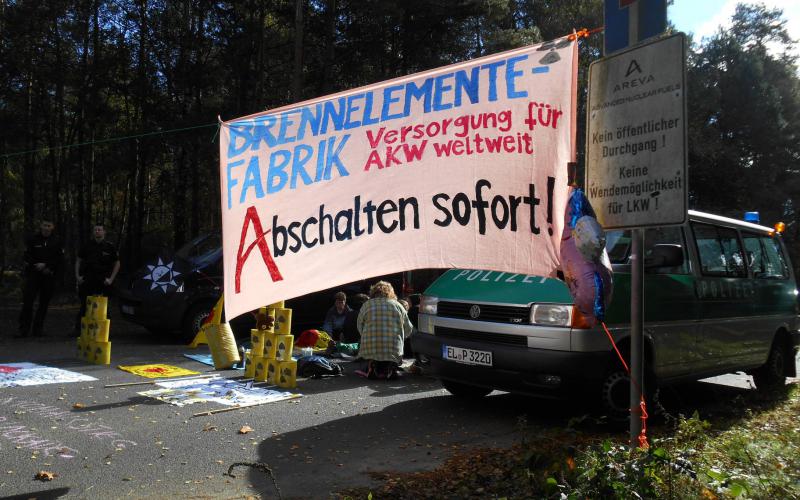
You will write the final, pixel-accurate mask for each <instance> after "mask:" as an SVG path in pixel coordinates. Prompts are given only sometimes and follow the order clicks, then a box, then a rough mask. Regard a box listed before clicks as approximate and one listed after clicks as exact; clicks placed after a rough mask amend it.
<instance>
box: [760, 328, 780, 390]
mask: <svg viewBox="0 0 800 500" xmlns="http://www.w3.org/2000/svg"><path fill="white" fill-rule="evenodd" d="M785 374H786V348H785V346H784V342H783V341H782V340H781V339H779V338H777V339H775V340H774V341H773V342H772V348H771V349H770V351H769V357H768V358H767V362H766V363H764V366H762V367H761V368H759V369H757V370H756V371H754V372H753V381H754V382H755V383H756V389H759V390H770V389H774V388H776V387H781V386H783V385H784V384H785V383H786V376H785Z"/></svg>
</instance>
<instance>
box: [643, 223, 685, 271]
mask: <svg viewBox="0 0 800 500" xmlns="http://www.w3.org/2000/svg"><path fill="white" fill-rule="evenodd" d="M656 245H676V246H679V247H680V248H681V250H682V251H683V263H682V264H680V265H678V266H674V267H651V268H648V269H647V270H646V272H647V273H651V274H689V261H688V258H687V256H686V250H685V248H686V246H685V245H684V242H683V231H681V228H680V227H677V226H671V227H655V228H650V229H647V230H646V231H645V233H644V256H645V259H646V258H647V257H648V256H649V255H650V254H651V253H652V252H653V249H654V248H655V246H656Z"/></svg>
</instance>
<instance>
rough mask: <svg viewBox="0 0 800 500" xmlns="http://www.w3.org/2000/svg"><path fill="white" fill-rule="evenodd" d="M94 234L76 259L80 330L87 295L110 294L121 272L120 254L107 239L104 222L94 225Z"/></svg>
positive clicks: (78, 326)
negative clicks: (112, 285) (115, 279)
mask: <svg viewBox="0 0 800 500" xmlns="http://www.w3.org/2000/svg"><path fill="white" fill-rule="evenodd" d="M93 233H94V236H93V238H92V239H90V240H89V241H88V242H86V244H85V245H83V247H81V249H80V251H79V252H78V258H77V259H76V260H75V281H77V283H78V297H79V299H80V301H81V310H80V312H79V313H78V319H77V321H76V324H75V330H76V332H80V326H81V317H83V315H84V314H85V313H86V297H88V296H89V295H105V296H108V295H109V291H110V289H111V284H112V283H113V282H114V278H116V277H117V273H118V272H119V256H118V255H117V249H116V248H114V245H112V244H111V243H109V242H108V241H106V229H105V227H104V226H103V223H102V222H98V223H96V224H95V225H94V229H93Z"/></svg>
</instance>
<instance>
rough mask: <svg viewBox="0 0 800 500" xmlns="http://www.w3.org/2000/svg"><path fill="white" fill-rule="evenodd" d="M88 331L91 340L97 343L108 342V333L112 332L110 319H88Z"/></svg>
mask: <svg viewBox="0 0 800 500" xmlns="http://www.w3.org/2000/svg"><path fill="white" fill-rule="evenodd" d="M86 323H87V331H88V335H89V339H90V340H94V341H95V342H108V333H109V330H111V320H110V319H94V318H91V319H86Z"/></svg>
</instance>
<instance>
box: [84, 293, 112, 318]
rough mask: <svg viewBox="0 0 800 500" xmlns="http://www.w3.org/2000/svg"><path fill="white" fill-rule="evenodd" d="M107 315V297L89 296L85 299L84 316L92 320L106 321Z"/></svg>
mask: <svg viewBox="0 0 800 500" xmlns="http://www.w3.org/2000/svg"><path fill="white" fill-rule="evenodd" d="M107 314H108V297H104V296H102V295H90V296H89V297H87V298H86V315H87V316H88V317H90V318H94V319H106V315H107Z"/></svg>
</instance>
